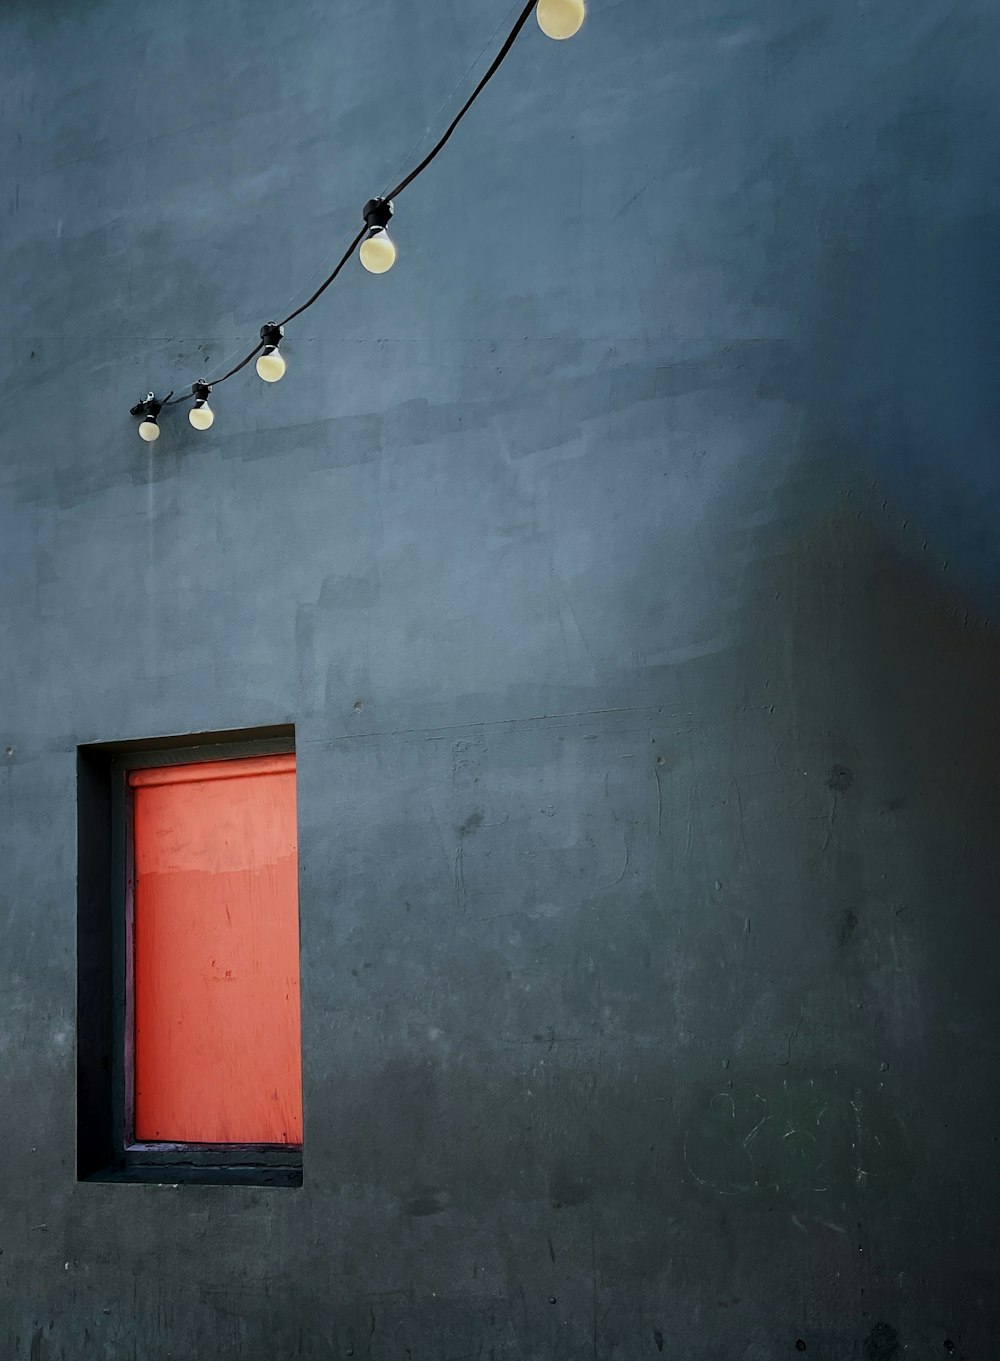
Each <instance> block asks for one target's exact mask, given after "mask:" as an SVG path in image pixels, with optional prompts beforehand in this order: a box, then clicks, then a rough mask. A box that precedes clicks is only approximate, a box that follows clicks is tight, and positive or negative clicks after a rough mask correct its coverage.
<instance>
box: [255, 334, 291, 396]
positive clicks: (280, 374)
mask: <svg viewBox="0 0 1000 1361" xmlns="http://www.w3.org/2000/svg"><path fill="white" fill-rule="evenodd" d="M284 334H285V328H284V327H283V326H279V325H278V323H277V322H276V321H269V322H268V323H267V325H266V326H262V327H261V328H260V338H261V340H262V341H263V342H264V348H263V350H262V351H261V354H260V358H259V359H258V360H257V376H258V378H263V380H264V382H265V383H277V382H279V381H280V380H281V379H282V378H284V376H285V356H284V355H283V354H281V352H280V351H279V350H278V346H279V345H280V344H281V337H282V336H283V335H284Z"/></svg>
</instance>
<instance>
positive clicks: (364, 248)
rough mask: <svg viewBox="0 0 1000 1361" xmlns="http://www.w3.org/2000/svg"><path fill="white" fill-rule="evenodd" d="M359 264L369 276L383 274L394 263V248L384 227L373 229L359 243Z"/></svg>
mask: <svg viewBox="0 0 1000 1361" xmlns="http://www.w3.org/2000/svg"><path fill="white" fill-rule="evenodd" d="M359 254H360V256H361V263H362V264H363V265H364V267H365V269H367V271H368V273H369V274H384V273H385V272H386V270H387V269H392V267H393V265H394V264H395V263H396V247H395V245H394V244H393V240H392V237H391V236H390V235H389V233H388V232H387V231H386V229H385V228H384V227H373V228H372V229H371V233H370V235H369V236H367V237H366V238H365V240H364V241H362V243H361V250H360V252H359Z"/></svg>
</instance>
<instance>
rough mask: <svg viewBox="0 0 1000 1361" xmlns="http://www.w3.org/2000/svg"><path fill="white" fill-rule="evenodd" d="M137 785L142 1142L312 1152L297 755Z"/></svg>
mask: <svg viewBox="0 0 1000 1361" xmlns="http://www.w3.org/2000/svg"><path fill="white" fill-rule="evenodd" d="M129 784H130V785H131V786H132V791H133V799H134V837H135V910H134V945H135V1136H136V1139H137V1140H140V1141H153V1140H165V1141H169V1142H178V1143H274V1144H298V1143H301V1141H302V1053H301V1032H300V1023H299V912H298V868H297V855H296V822H295V757H294V756H267V757H253V758H248V759H246V760H235V761H211V762H205V763H202V764H198V765H186V766H167V767H163V768H160V769H156V770H136V771H132V772H131V773H130V775H129Z"/></svg>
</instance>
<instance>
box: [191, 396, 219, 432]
mask: <svg viewBox="0 0 1000 1361" xmlns="http://www.w3.org/2000/svg"><path fill="white" fill-rule="evenodd" d="M188 420H189V421H190V422H191V424H192V425H193V426H194V428H195V429H196V430H207V429H208V428H209V426H210V425H211V424H212V422H213V421H214V420H215V412H214V411H213V410H212V408H211V407H210V406H209V404H208V403H207V402H202V403H200V404H199V405H197V406H193V407H192V408H191V410H190V411H189V412H188Z"/></svg>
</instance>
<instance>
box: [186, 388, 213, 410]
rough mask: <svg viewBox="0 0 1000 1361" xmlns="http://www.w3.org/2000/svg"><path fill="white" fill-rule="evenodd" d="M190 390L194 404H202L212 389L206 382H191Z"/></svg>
mask: <svg viewBox="0 0 1000 1361" xmlns="http://www.w3.org/2000/svg"><path fill="white" fill-rule="evenodd" d="M191 391H192V392H193V393H194V404H195V406H204V405H205V403H206V402H207V401H208V394H209V393H210V392H211V391H212V389H211V387H210V385H209V384H208V383H192V384H191Z"/></svg>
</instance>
